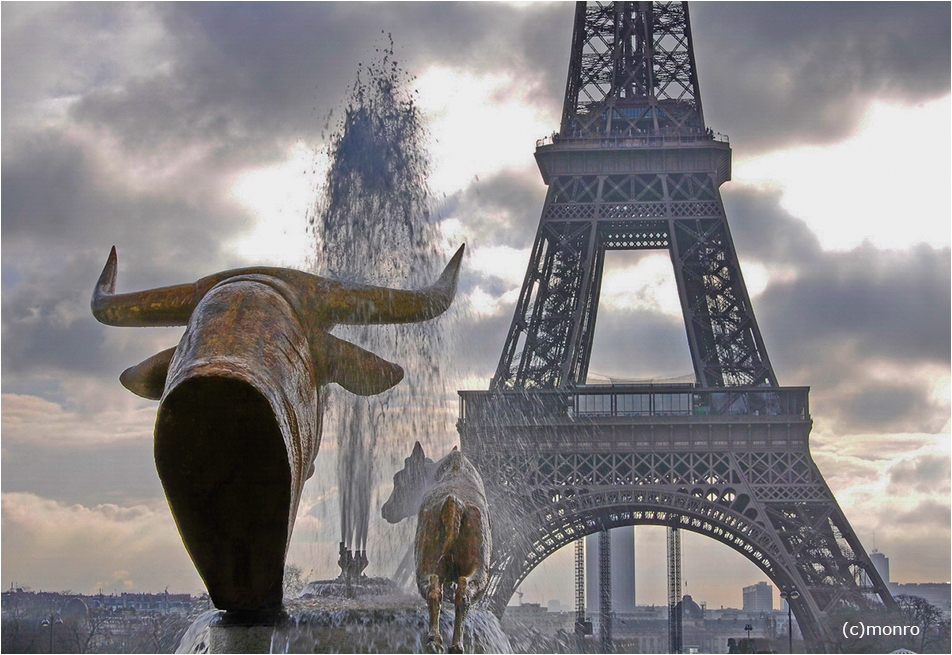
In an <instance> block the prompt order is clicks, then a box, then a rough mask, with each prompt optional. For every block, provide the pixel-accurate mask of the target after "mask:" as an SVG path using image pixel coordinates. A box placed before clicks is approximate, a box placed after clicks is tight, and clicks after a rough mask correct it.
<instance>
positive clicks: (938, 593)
mask: <svg viewBox="0 0 952 655" xmlns="http://www.w3.org/2000/svg"><path fill="white" fill-rule="evenodd" d="M887 586H888V587H889V593H891V594H892V595H893V596H898V595H900V594H903V595H905V596H918V597H919V598H924V599H925V600H927V601H929V602H930V603H931V604H933V605H935V606H936V607H938V608H939V609H940V610H942V612H943V614H944V615H945V618H949V616H950V615H952V584H949V583H948V582H909V583H906V584H899V583H897V582H892V583H890V584H888V585H887Z"/></svg>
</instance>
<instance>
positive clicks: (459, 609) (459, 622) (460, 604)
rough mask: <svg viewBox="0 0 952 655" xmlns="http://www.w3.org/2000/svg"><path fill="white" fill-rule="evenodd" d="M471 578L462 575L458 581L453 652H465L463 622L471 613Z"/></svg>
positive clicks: (451, 648) (451, 647)
mask: <svg viewBox="0 0 952 655" xmlns="http://www.w3.org/2000/svg"><path fill="white" fill-rule="evenodd" d="M468 592H469V578H467V577H466V576H460V578H459V580H457V581H456V599H455V600H456V603H455V604H456V620H455V621H454V622H453V643H452V644H450V652H451V653H462V652H463V624H464V623H466V615H467V614H468V613H469V593H468Z"/></svg>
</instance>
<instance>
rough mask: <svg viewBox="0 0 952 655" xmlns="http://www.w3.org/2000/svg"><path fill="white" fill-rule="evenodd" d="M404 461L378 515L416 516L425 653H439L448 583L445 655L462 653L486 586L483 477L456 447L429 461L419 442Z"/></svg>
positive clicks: (488, 550) (488, 539)
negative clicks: (426, 620)
mask: <svg viewBox="0 0 952 655" xmlns="http://www.w3.org/2000/svg"><path fill="white" fill-rule="evenodd" d="M405 462H406V466H405V467H404V469H403V470H401V471H398V472H397V473H396V475H394V476H393V493H392V494H391V495H390V498H389V499H387V502H386V503H384V505H383V508H382V509H381V513H382V514H383V517H384V518H385V519H387V521H389V522H390V523H396V522H398V521H400V520H402V519H403V518H406V517H407V516H410V515H411V514H414V513H416V514H417V530H416V542H415V544H414V560H415V563H416V581H417V588H418V589H419V591H420V595H421V596H423V598H424V599H426V602H427V606H428V608H429V612H430V626H429V631H428V634H427V643H426V648H427V652H429V653H442V652H443V636H442V634H441V633H440V608H441V606H442V604H443V587H444V585H452V586H455V594H454V598H453V605H454V607H455V616H454V621H453V638H452V641H451V643H450V648H449V652H451V653H462V652H463V643H462V638H463V625H464V624H465V622H466V615H467V613H468V612H469V609H470V607H471V606H472V604H473V602H474V601H476V600H477V599H479V597H480V596H481V595H482V594H483V592H484V591H485V590H486V585H487V583H488V582H489V562H490V559H491V557H492V527H491V525H490V519H489V506H488V503H487V502H486V492H485V489H484V486H483V479H482V477H481V476H480V475H479V471H477V470H476V467H474V466H473V465H472V463H471V462H470V461H469V460H468V459H467V458H466V457H465V456H464V455H463V454H462V453H461V452H459V450H457V449H456V448H454V449H453V451H452V452H451V453H450V454H449V455H447V456H446V457H444V458H443V459H441V460H440V461H439V462H435V463H434V462H433V461H432V460H430V459H429V458H427V457H426V455H425V454H424V452H423V447H422V446H420V442H419V441H418V442H416V444H415V445H414V447H413V453H412V454H411V455H410V457H408V458H407V459H406V460H405Z"/></svg>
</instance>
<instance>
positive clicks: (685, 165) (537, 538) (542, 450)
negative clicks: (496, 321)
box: [459, 2, 895, 650]
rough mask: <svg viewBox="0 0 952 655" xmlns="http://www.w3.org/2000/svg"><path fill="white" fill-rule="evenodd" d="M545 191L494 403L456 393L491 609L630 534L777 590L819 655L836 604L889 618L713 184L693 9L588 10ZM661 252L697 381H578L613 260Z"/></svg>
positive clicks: (540, 152) (718, 171)
mask: <svg viewBox="0 0 952 655" xmlns="http://www.w3.org/2000/svg"><path fill="white" fill-rule="evenodd" d="M563 107H564V110H563V116H562V124H561V128H560V132H559V134H558V135H555V136H554V137H553V138H550V139H544V140H541V141H539V142H538V144H537V148H536V153H535V154H536V161H537V163H538V164H539V168H540V170H541V172H542V176H543V180H544V181H545V182H546V184H547V185H548V191H547V194H546V198H545V204H544V207H543V210H542V217H541V220H540V223H539V229H538V232H537V234H536V239H535V243H534V245H533V248H532V253H531V258H530V262H529V267H528V270H527V272H526V276H525V281H524V283H523V286H522V290H521V293H520V296H519V300H518V302H517V305H516V310H515V315H514V317H513V321H512V325H511V327H510V329H509V333H508V336H507V338H506V343H505V346H504V348H503V352H502V356H501V358H500V360H499V365H498V367H497V369H496V374H495V376H494V378H493V380H492V382H491V384H490V389H489V391H461V392H460V395H461V418H460V421H459V430H460V435H461V443H462V448H463V450H464V452H466V454H467V456H469V457H470V458H471V459H472V460H473V461H474V462H475V463H476V465H477V466H478V467H479V468H480V470H481V471H482V473H483V477H484V479H485V480H486V482H487V494H488V496H489V499H490V502H491V504H492V511H493V521H494V535H493V541H494V547H495V550H494V560H493V571H492V575H491V580H490V588H489V598H490V601H491V603H492V604H493V606H494V608H495V609H496V611H498V612H499V613H501V612H502V611H503V610H504V608H505V605H506V603H507V602H508V600H509V598H510V596H511V595H512V592H513V590H514V589H515V587H516V585H518V583H519V582H520V581H521V580H522V579H523V578H524V577H525V576H526V575H527V574H528V573H529V572H530V571H531V570H532V569H533V568H534V567H535V566H536V565H537V564H538V563H539V562H540V561H542V560H543V559H544V558H545V557H547V556H548V555H550V554H551V553H553V552H554V551H555V550H557V549H558V548H560V547H562V546H564V545H566V544H568V543H570V542H572V541H574V540H576V539H579V538H581V537H584V536H585V535H588V534H592V533H594V532H599V531H602V530H607V529H611V528H613V527H620V526H624V525H636V524H655V525H659V524H660V525H667V526H671V527H676V528H679V529H686V530H692V531H695V532H699V533H701V534H705V535H708V536H710V537H711V538H713V539H716V540H718V541H721V542H722V543H724V544H727V545H728V546H730V547H731V548H734V549H735V550H737V551H739V552H740V553H741V554H743V555H744V556H745V557H747V558H748V559H750V560H751V561H753V562H754V563H755V564H756V565H757V566H759V567H760V568H761V569H762V570H763V571H764V572H765V573H766V574H767V575H768V577H769V578H770V579H771V580H773V582H774V583H775V584H777V585H778V586H780V587H784V586H786V587H795V588H796V589H798V590H799V591H800V592H801V595H800V597H799V599H797V600H796V601H794V602H793V611H794V613H795V614H796V617H797V621H798V622H799V624H800V627H801V630H802V632H803V634H804V636H805V637H806V639H807V642H808V644H809V645H810V647H811V648H813V649H816V650H819V649H824V648H832V647H833V646H831V645H830V642H831V640H832V638H833V636H834V635H833V634H832V633H831V632H830V630H829V629H828V627H827V624H826V623H825V621H824V620H825V618H826V617H827V616H828V614H829V613H830V612H833V611H836V610H838V609H842V608H852V609H857V610H871V609H874V608H881V607H882V606H883V605H886V606H888V607H891V608H892V607H895V602H894V601H893V599H892V597H891V596H890V595H889V592H888V591H887V589H886V587H885V585H884V584H883V581H882V579H881V578H880V576H879V574H878V573H877V572H876V569H875V568H874V567H873V566H872V564H871V562H870V560H869V558H868V556H867V554H866V551H865V550H864V549H863V547H862V544H860V542H859V539H858V538H857V537H856V534H855V533H854V532H853V530H852V528H851V527H850V525H849V523H848V521H847V520H846V517H845V516H844V515H843V512H842V511H841V510H840V508H839V506H838V505H837V503H836V500H835V499H834V497H833V494H832V493H831V492H830V490H829V488H828V487H827V485H826V483H825V481H824V480H823V477H822V475H821V474H820V471H819V470H818V469H817V467H816V464H815V463H814V461H813V459H812V457H811V456H810V452H809V446H808V437H809V433H810V429H811V427H812V421H811V418H810V414H809V403H808V389H806V388H790V387H780V386H778V383H777V379H776V376H775V375H774V371H773V368H772V367H771V364H770V360H769V358H768V357H767V352H766V348H765V347H764V343H763V338H762V336H761V333H760V330H759V328H758V326H757V321H756V319H755V318H754V313H753V309H752V307H751V303H750V299H749V296H748V293H747V289H746V286H745V284H744V280H743V277H742V275H741V270H740V266H739V264H738V259H737V255H736V252H735V249H734V244H733V241H732V239H731V234H730V230H729V229H728V225H727V218H726V215H725V212H724V207H723V203H722V201H721V196H720V191H719V188H720V186H721V184H723V183H724V182H726V181H727V180H729V179H730V170H731V150H730V146H729V144H728V143H727V142H726V140H724V139H721V138H715V136H714V134H713V133H712V132H711V131H710V130H709V129H708V128H707V127H706V126H705V123H704V120H703V114H702V108H701V98H700V94H699V91H698V84H697V76H696V67H695V62H694V53H693V48H692V45H691V30H690V17H689V13H688V7H687V5H686V3H679V2H659V3H646V2H639V3H635V2H616V3H588V4H586V3H579V4H578V5H577V9H576V14H575V28H574V33H573V39H572V55H571V61H570V64H569V76H568V82H567V85H566V94H565V102H564V105H563ZM639 249H666V250H668V252H669V254H670V256H671V262H672V264H673V267H674V277H675V281H676V284H677V289H678V294H679V298H680V302H681V308H682V312H683V315H684V325H685V330H686V333H687V341H688V347H689V349H690V354H691V359H692V363H693V367H694V373H695V377H696V383H695V384H687V385H670V386H639V385H631V386H612V387H607V386H597V385H587V384H586V381H587V377H588V366H589V358H590V355H591V349H592V338H593V335H594V329H595V320H596V313H597V309H598V298H599V291H600V287H601V278H602V270H603V264H604V258H605V253H606V252H607V251H609V250H639Z"/></svg>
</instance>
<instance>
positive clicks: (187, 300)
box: [90, 246, 200, 327]
mask: <svg viewBox="0 0 952 655" xmlns="http://www.w3.org/2000/svg"><path fill="white" fill-rule="evenodd" d="M117 262H118V257H117V255H116V247H115V246H113V247H112V250H111V251H110V252H109V257H108V258H107V259H106V265H105V266H104V267H103V269H102V274H101V275H100V276H99V281H98V282H97V283H96V288H95V289H94V290H93V299H92V302H91V303H90V306H91V307H92V310H93V316H95V317H96V320H97V321H99V322H100V323H105V324H106V325H116V326H120V327H147V326H153V325H155V326H158V325H185V324H187V323H188V319H189V317H190V316H191V315H192V310H194V309H195V305H197V304H198V301H199V299H200V298H199V297H198V296H199V294H198V293H197V288H196V286H195V284H179V285H176V286H172V287H160V288H158V289H149V290H147V291H136V292H133V293H120V294H117V293H115V291H116V264H117Z"/></svg>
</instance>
